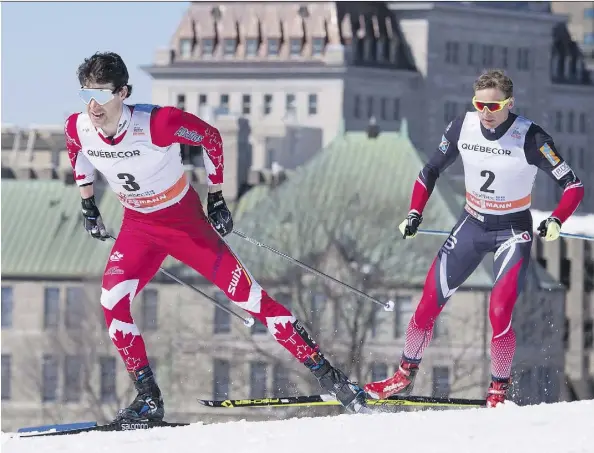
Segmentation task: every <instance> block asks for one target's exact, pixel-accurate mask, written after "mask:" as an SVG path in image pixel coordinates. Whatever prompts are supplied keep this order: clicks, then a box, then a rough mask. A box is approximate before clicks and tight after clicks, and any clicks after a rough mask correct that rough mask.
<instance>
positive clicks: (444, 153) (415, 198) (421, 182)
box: [410, 116, 464, 215]
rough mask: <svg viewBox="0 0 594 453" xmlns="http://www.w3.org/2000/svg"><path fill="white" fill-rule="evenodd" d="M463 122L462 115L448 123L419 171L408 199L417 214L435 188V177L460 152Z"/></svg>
mask: <svg viewBox="0 0 594 453" xmlns="http://www.w3.org/2000/svg"><path fill="white" fill-rule="evenodd" d="M463 122H464V116H460V117H457V118H456V119H454V120H453V121H452V122H451V123H450V124H449V125H448V127H447V128H446V130H445V132H444V134H443V136H442V137H441V143H440V144H439V146H438V147H437V150H436V151H435V152H434V154H433V156H431V159H430V160H429V162H428V163H427V165H425V167H424V168H423V169H422V170H421V172H420V173H419V176H418V177H417V180H416V181H415V185H414V187H413V192H412V197H411V200H410V210H411V211H415V212H417V213H418V214H419V215H421V214H422V213H423V210H424V209H425V205H426V204H427V201H429V197H430V196H431V193H432V192H433V189H434V188H435V183H436V182H437V178H439V175H440V174H441V173H442V172H443V171H444V170H445V169H446V168H448V167H449V166H450V165H452V164H453V163H454V161H455V160H456V159H457V157H458V155H459V154H460V152H459V150H458V138H459V137H460V129H461V128H462V123H463Z"/></svg>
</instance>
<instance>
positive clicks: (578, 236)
mask: <svg viewBox="0 0 594 453" xmlns="http://www.w3.org/2000/svg"><path fill="white" fill-rule="evenodd" d="M417 231H418V232H419V233H422V234H433V235H437V236H449V234H450V232H449V231H443V230H425V229H423V228H419V229H418V230H417ZM561 236H563V237H567V238H570V239H585V240H586V241H594V236H588V235H587V234H574V233H561Z"/></svg>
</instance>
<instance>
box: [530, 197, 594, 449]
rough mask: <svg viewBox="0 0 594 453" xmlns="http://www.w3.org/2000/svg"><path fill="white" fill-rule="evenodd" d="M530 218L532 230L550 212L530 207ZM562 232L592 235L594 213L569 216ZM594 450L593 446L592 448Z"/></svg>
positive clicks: (593, 232)
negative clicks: (532, 224)
mask: <svg viewBox="0 0 594 453" xmlns="http://www.w3.org/2000/svg"><path fill="white" fill-rule="evenodd" d="M531 212H532V219H533V221H534V231H536V229H537V228H538V225H539V224H540V222H542V221H543V220H544V219H546V218H547V217H549V216H550V215H551V213H550V212H542V211H535V210H534V209H531ZM561 232H562V233H571V234H586V235H588V236H592V237H594V214H587V215H577V214H574V215H572V216H570V217H569V219H567V220H566V221H565V223H564V224H563V227H562V228H561ZM592 451H593V452H594V448H593V449H592Z"/></svg>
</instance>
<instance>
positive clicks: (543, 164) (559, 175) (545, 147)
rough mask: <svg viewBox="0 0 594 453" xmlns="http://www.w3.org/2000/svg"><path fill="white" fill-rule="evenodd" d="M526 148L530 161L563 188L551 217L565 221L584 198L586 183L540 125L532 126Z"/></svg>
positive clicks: (527, 137) (527, 136)
mask: <svg viewBox="0 0 594 453" xmlns="http://www.w3.org/2000/svg"><path fill="white" fill-rule="evenodd" d="M524 149H525V152H526V158H527V160H528V162H529V163H530V164H532V165H536V166H537V167H538V168H540V169H541V170H542V171H544V172H545V173H546V174H548V175H549V176H550V177H551V178H552V179H553V180H554V181H555V182H556V183H557V184H559V187H561V188H562V189H563V195H562V196H561V199H560V200H559V203H558V204H557V207H556V208H555V210H554V211H553V213H552V214H551V217H553V218H556V219H558V220H559V221H560V222H561V223H563V222H565V221H566V220H567V219H568V218H569V217H570V216H571V215H572V214H573V213H574V212H575V210H576V209H577V208H578V206H579V204H580V203H581V201H582V199H583V198H584V185H583V184H582V182H581V181H580V180H579V178H578V177H577V176H576V174H575V173H574V171H573V170H572V169H571V167H570V166H569V164H568V163H567V162H566V161H565V160H564V159H563V157H561V154H559V151H558V150H557V149H556V147H555V143H554V142H553V139H552V138H551V136H550V135H549V134H547V133H546V132H545V131H544V130H543V129H542V128H541V127H540V126H538V125H536V124H532V125H531V126H530V129H529V130H528V133H527V134H526V142H525V145H524Z"/></svg>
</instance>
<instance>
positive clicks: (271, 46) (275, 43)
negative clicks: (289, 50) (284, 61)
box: [268, 38, 280, 56]
mask: <svg viewBox="0 0 594 453" xmlns="http://www.w3.org/2000/svg"><path fill="white" fill-rule="evenodd" d="M279 50H280V39H278V38H268V55H272V56H276V55H278V52H279Z"/></svg>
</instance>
